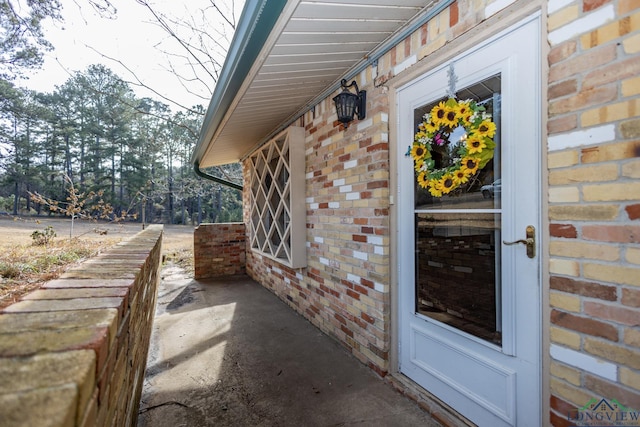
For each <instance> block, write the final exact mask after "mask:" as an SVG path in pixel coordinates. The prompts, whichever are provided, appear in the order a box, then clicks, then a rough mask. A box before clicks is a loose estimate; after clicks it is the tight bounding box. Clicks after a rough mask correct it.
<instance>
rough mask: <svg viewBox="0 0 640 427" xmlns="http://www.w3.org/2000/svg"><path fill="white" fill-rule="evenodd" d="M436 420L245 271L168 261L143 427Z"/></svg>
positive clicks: (142, 414) (431, 423)
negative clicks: (195, 268)
mask: <svg viewBox="0 0 640 427" xmlns="http://www.w3.org/2000/svg"><path fill="white" fill-rule="evenodd" d="M355 425H357V426H369V425H375V426H434V427H435V426H439V425H440V424H438V423H437V422H436V421H434V420H433V419H431V418H430V417H429V416H428V414H427V413H426V412H424V411H422V410H421V409H420V408H419V407H418V405H417V404H415V403H414V402H413V401H411V400H409V399H408V398H406V397H404V396H402V395H401V394H399V393H398V392H397V391H395V390H394V389H393V388H392V387H391V386H390V385H389V384H387V383H385V382H384V381H383V380H381V379H380V378H379V377H377V376H376V375H375V374H374V373H373V372H371V371H370V370H369V369H368V368H366V367H365V366H363V365H362V364H361V363H360V362H358V361H357V360H356V359H355V358H354V357H353V356H351V355H350V354H349V353H348V352H347V351H346V350H345V349H344V348H342V347H341V346H340V345H339V344H338V343H337V342H335V341H334V340H332V339H331V338H329V337H327V336H326V335H324V334H322V333H321V332H320V331H319V330H318V329H316V328H315V327H314V326H312V325H311V324H310V323H309V322H308V321H306V320H305V319H304V318H302V317H301V316H299V315H298V314H297V313H295V312H294V311H293V310H292V309H290V308H289V307H288V306H287V305H286V304H284V303H283V302H282V301H280V300H279V299H278V298H277V297H276V296H274V295H273V294H271V293H270V292H269V291H267V290H266V289H264V288H262V287H261V286H260V285H258V284H257V283H255V282H254V281H253V280H251V279H250V278H248V277H246V276H242V277H227V278H224V279H217V280H207V281H195V280H193V279H190V278H188V277H186V276H185V275H184V272H183V271H182V270H181V269H179V268H176V267H168V268H165V269H164V270H163V280H162V282H161V285H160V288H159V293H158V307H157V311H156V318H155V324H154V331H153V336H152V342H151V351H150V355H149V360H148V362H147V373H146V377H145V384H144V391H143V395H142V402H141V405H140V416H139V422H138V426H144V427H147V426H148V427H164V426H166V427H169V426H171V427H178V426H189V427H197V426H355Z"/></svg>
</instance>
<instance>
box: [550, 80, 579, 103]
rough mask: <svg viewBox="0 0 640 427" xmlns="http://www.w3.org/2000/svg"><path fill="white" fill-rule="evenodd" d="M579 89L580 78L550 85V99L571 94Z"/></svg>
mask: <svg viewBox="0 0 640 427" xmlns="http://www.w3.org/2000/svg"><path fill="white" fill-rule="evenodd" d="M577 91H578V80H576V79H571V80H565V81H562V82H559V83H556V84H552V85H549V91H548V96H549V99H550V100H552V99H555V98H560V97H562V96H566V95H571V94H574V93H576V92H577Z"/></svg>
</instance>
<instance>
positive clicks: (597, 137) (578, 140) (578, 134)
mask: <svg viewBox="0 0 640 427" xmlns="http://www.w3.org/2000/svg"><path fill="white" fill-rule="evenodd" d="M615 138H616V129H615V126H614V125H605V126H599V127H594V128H589V129H586V130H579V131H575V132H571V133H564V134H561V135H554V136H550V137H549V140H548V144H549V151H557V150H564V149H566V148H573V147H580V146H583V145H592V144H600V143H602V142H610V141H613V140H615Z"/></svg>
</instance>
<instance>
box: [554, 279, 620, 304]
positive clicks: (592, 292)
mask: <svg viewBox="0 0 640 427" xmlns="http://www.w3.org/2000/svg"><path fill="white" fill-rule="evenodd" d="M549 285H550V287H551V289H554V290H557V291H562V292H568V293H572V294H575V295H581V296H584V297H590V298H597V299H600V300H605V301H615V300H616V299H617V294H616V287H615V286H607V285H601V284H599V283H593V282H585V281H581V280H574V279H570V278H568V277H558V276H551V278H550V280H549Z"/></svg>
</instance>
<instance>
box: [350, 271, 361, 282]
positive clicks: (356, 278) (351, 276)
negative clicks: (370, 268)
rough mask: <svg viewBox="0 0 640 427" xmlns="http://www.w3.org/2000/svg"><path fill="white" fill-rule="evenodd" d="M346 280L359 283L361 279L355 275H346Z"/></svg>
mask: <svg viewBox="0 0 640 427" xmlns="http://www.w3.org/2000/svg"><path fill="white" fill-rule="evenodd" d="M347 280H348V281H350V282H354V283H360V280H361V278H360V276H356V275H355V274H351V273H347Z"/></svg>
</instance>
